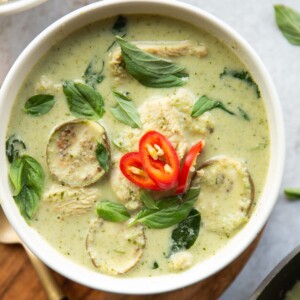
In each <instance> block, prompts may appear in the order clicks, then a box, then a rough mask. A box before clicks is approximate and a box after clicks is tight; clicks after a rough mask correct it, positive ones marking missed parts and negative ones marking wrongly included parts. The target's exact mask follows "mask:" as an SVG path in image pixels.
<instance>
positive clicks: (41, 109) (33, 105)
mask: <svg viewBox="0 0 300 300" xmlns="http://www.w3.org/2000/svg"><path fill="white" fill-rule="evenodd" d="M54 104H55V99H54V96H52V95H44V94H39V95H35V96H32V97H30V98H29V99H28V100H27V101H26V103H25V105H24V111H25V112H26V113H27V114H29V115H32V116H41V115H44V114H46V113H47V112H49V111H50V110H51V109H52V107H53V106H54Z"/></svg>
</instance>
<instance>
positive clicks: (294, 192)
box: [284, 188, 300, 199]
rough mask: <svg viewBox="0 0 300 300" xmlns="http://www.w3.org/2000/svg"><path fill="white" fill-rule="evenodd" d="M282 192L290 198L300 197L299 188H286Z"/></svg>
mask: <svg viewBox="0 0 300 300" xmlns="http://www.w3.org/2000/svg"><path fill="white" fill-rule="evenodd" d="M284 193H285V195H286V196H287V197H288V198H290V199H300V188H286V189H284Z"/></svg>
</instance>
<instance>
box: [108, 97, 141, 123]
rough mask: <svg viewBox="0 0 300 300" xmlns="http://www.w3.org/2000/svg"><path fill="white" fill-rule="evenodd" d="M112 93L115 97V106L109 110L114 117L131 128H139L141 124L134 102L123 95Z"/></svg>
mask: <svg viewBox="0 0 300 300" xmlns="http://www.w3.org/2000/svg"><path fill="white" fill-rule="evenodd" d="M113 93H114V95H115V96H116V97H117V106H116V107H112V108H111V109H110V111H111V113H112V114H113V115H114V117H115V118H116V119H117V120H119V121H120V122H121V123H123V124H126V125H128V126H130V127H132V128H141V127H142V122H141V120H140V116H139V113H138V111H137V109H136V107H135V105H134V102H133V101H132V100H131V99H129V98H128V97H127V96H126V95H125V94H123V93H120V92H116V91H114V92H113Z"/></svg>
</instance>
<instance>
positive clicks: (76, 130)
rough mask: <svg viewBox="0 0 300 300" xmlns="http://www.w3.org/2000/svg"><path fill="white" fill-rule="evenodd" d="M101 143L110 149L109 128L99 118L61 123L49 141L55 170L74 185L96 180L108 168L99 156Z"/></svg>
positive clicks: (64, 182)
mask: <svg viewBox="0 0 300 300" xmlns="http://www.w3.org/2000/svg"><path fill="white" fill-rule="evenodd" d="M98 144H102V145H104V146H105V148H106V149H107V151H110V150H109V143H108V139H107V136H106V132H105V129H104V128H103V127H102V126H101V125H100V124H98V123H97V122H93V121H88V120H75V121H71V122H68V123H65V124H63V125H61V126H59V127H57V128H56V129H55V130H54V132H53V133H52V135H51V137H50V140H49V142H48V145H47V162H48V167H49V170H50V172H51V174H53V175H54V176H56V177H57V179H58V180H59V181H60V182H61V183H63V184H66V185H68V186H70V187H83V186H87V185H90V184H92V183H94V182H96V181H97V180H99V179H100V178H101V177H102V176H103V175H104V174H105V173H106V170H107V171H108V169H107V168H105V169H106V170H105V169H104V168H103V167H101V166H100V164H99V161H98V159H97V153H96V149H97V145H98Z"/></svg>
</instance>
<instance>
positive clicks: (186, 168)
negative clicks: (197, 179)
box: [176, 140, 205, 194]
mask: <svg viewBox="0 0 300 300" xmlns="http://www.w3.org/2000/svg"><path fill="white" fill-rule="evenodd" d="M204 144H205V142H204V140H201V141H200V142H198V143H197V144H195V145H193V146H192V147H191V149H190V151H189V152H188V154H187V155H186V157H185V159H184V162H183V165H182V168H181V171H180V174H179V179H178V186H177V189H176V194H182V193H183V192H184V191H185V189H186V188H187V180H188V177H189V172H190V169H191V167H192V166H193V165H194V163H195V161H196V159H197V156H198V154H199V153H200V152H201V151H202V149H203V147H204Z"/></svg>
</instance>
